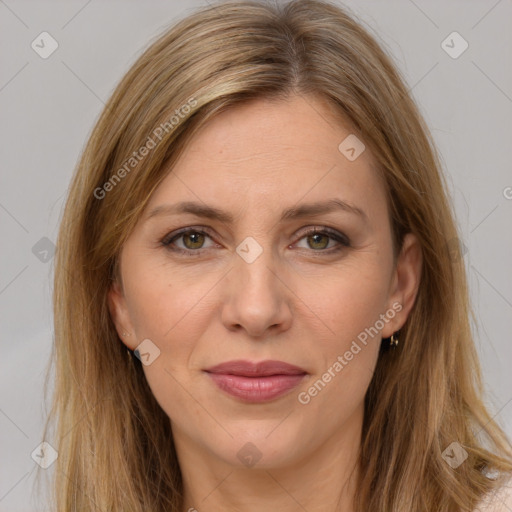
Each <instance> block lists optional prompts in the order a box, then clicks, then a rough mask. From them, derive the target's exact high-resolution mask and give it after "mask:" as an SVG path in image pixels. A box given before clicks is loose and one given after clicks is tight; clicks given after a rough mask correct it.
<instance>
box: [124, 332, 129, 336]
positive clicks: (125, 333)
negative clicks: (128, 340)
mask: <svg viewBox="0 0 512 512" xmlns="http://www.w3.org/2000/svg"><path fill="white" fill-rule="evenodd" d="M123 336H131V334H129V333H127V332H123Z"/></svg>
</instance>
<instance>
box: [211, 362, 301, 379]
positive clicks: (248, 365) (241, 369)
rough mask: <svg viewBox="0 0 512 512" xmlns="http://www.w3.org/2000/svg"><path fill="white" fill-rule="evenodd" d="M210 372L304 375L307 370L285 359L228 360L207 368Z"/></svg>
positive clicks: (257, 375)
mask: <svg viewBox="0 0 512 512" xmlns="http://www.w3.org/2000/svg"><path fill="white" fill-rule="evenodd" d="M206 371H207V372H208V373H223V374H226V375H241V376H243V377H266V376H268V375H302V374H305V373H307V372H306V370H303V369H302V368H299V367H298V366H294V365H293V364H289V363H285V362H283V361H261V362H259V363H257V362H251V361H242V360H237V361H228V362H226V363H221V364H218V365H217V366H213V367H212V368H208V369H207V370H206Z"/></svg>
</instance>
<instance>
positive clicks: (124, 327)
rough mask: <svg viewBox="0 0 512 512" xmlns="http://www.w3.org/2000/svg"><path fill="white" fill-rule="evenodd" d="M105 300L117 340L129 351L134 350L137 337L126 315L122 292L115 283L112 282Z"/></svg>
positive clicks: (126, 310) (126, 309)
mask: <svg viewBox="0 0 512 512" xmlns="http://www.w3.org/2000/svg"><path fill="white" fill-rule="evenodd" d="M107 300H108V309H109V311H110V316H111V317H112V321H113V322H114V325H115V326H116V330H117V335H118V336H119V339H120V340H121V341H122V342H123V343H124V344H125V345H126V346H127V347H128V348H129V349H130V350H134V349H135V348H136V346H137V336H136V335H135V330H134V328H133V325H132V322H131V319H130V315H129V313H128V307H127V305H126V299H125V297H124V292H123V290H122V287H121V286H120V284H119V283H118V282H117V281H114V283H113V284H112V286H111V287H110V289H109V291H108V295H107Z"/></svg>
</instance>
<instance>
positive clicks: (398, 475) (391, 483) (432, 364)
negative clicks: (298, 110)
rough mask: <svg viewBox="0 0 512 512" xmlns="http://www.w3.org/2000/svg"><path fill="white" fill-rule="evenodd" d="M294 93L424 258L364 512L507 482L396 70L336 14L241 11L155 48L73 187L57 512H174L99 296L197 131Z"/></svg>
mask: <svg viewBox="0 0 512 512" xmlns="http://www.w3.org/2000/svg"><path fill="white" fill-rule="evenodd" d="M290 94H301V95H304V96H305V97H307V96H308V95H311V96H316V97H318V98H322V99H323V100H325V101H326V102H327V103H328V104H329V105H330V106H331V108H332V111H333V113H335V114H337V115H339V117H340V119H343V120H346V121H348V122H350V123H351V124H352V125H353V127H354V129H355V130H357V133H358V134H360V135H361V137H362V139H363V140H364V141H365V144H366V145H367V146H368V147H369V148H370V149H371V151H372V154H373V155H374V157H375V158H376V159H377V162H378V164H379V170H380V172H381V173H382V176H383V178H384V181H385V184H386V187H387V193H388V201H389V207H390V215H391V220H392V225H393V236H394V248H395V253H396V252H397V251H399V249H400V245H401V241H402V238H403V236H404V234H405V233H407V232H412V233H414V234H415V235H416V236H417V237H418V240H419V242H420V244H421V247H422V251H423V268H422V277H421V283H420V287H419V292H418V295H417V299H416V303H415V305H414V308H413V310H412V312H411V314H410V315H409V318H408V320H407V322H406V324H405V326H404V327H403V329H402V330H401V332H400V336H399V337H400V345H399V347H398V348H397V349H396V350H393V351H390V350H381V353H380V354H379V361H378V364H377V368H376V371H375V374H374V377H373V380H372V382H371V384H370V387H369V390H368V393H367V396H366V399H365V417H364V425H363V432H362V446H361V454H360V467H361V472H360V473H361V478H360V481H359V482H358V492H357V493H356V499H357V503H356V506H357V508H356V509H357V510H358V511H368V510H371V511H372V512H391V511H392V512H402V511H403V512H406V511H407V512H411V511H413V512H419V511H425V512H426V511H428V512H432V511H434V510H435V511H439V512H451V511H453V512H455V511H471V510H472V509H473V508H474V506H475V504H476V503H477V502H478V500H479V499H480V498H481V497H482V495H483V494H484V493H485V492H487V491H488V490H490V489H492V488H493V487H495V486H497V484H498V483H499V480H493V479H490V478H488V476H487V473H488V472H489V471H499V472H501V474H507V473H510V472H511V471H512V451H511V447H510V443H509V442H508V440H507V439H506V436H505V435H504V433H503V432H502V430H500V428H499V427H498V425H497V424H496V423H495V422H494V421H493V419H492V418H491V416H490V414H489V413H488V411H487V410H486V408H485V407H484V405H483V402H482V393H483V390H482V383H481V374H480V367H479V363H478V359H477V355H476V352H475V347H474V342H473V338H472V333H471V329H470V315H471V311H470V306H469V301H468V290H467V283H466V275H465V267H464V261H463V258H462V256H461V254H460V252H459V250H458V248H459V244H458V232H457V228H456V225H455V222H454V214H453V211H452V205H451V204H450V203H449V201H448V199H447V195H446V183H445V181H444V178H443V176H442V174H441V170H440V169H441V166H440V163H439V159H438V157H437V155H436V152H435V150H434V149H433V144H432V141H431V139H430V136H429V134H428V130H427V129H426V127H425V125H424V122H423V120H422V119H421V116H420V114H419V112H418V110H417V108H416V106H415V105H414V103H413V101H412V99H411V97H410V95H409V94H408V91H407V88H406V86H405V85H404V82H403V80H402V79H401V77H400V76H399V74H398V72H397V71H396V69H395V67H394V65H393V64H392V62H391V59H390V58H389V57H388V56H387V55H386V54H385V53H384V51H383V50H382V49H381V48H380V46H379V45H378V44H377V43H376V41H375V40H374V39H373V37H372V36H370V35H369V33H368V32H367V31H366V30H365V29H363V28H362V27H361V25H360V24H358V23H356V22H355V21H354V20H353V19H352V18H351V17H350V16H349V15H348V14H347V13H346V12H345V11H344V10H342V9H341V8H339V7H338V6H335V5H332V4H330V3H327V2H323V1H315V0H300V1H292V2H289V3H287V4H283V5H281V6H272V5H267V4H263V3H261V2H256V1H239V2H228V3H221V4H218V5H213V6H209V7H206V8H202V9H200V10H198V11H196V12H194V13H193V14H191V15H190V16H188V17H187V18H185V19H184V20H182V21H180V22H179V23H178V24H176V25H175V26H174V27H171V28H170V29H169V30H168V31H166V32H165V33H164V34H163V35H162V36H161V37H159V38H158V39H157V40H156V41H155V42H154V43H153V44H151V46H150V47H149V48H148V49H147V50H146V51H145V53H144V54H143V55H142V56H141V57H140V58H139V59H138V60H137V61H136V62H135V64H134V65H133V66H132V68H131V69H130V70H129V71H128V73H127V74H126V76H125V77H124V78H123V79H122V80H121V82H120V83H119V85H118V86H117V88H116V90H115V91H114V93H113V95H112V97H111V98H110V100H109V101H108V103H107V104H106V106H105V109H104V111H103V112H102V114H101V116H100V118H99V120H98V122H97V123H96V126H95V128H94V130H93V132H92V134H91V136H90V139H89V141H88V144H87V146H86V148H85V150H84V152H83V155H82V157H81V160H80V162H79V165H78V167H77V169H76V172H75V174H74V176H73V178H72V182H71V187H70V191H69V196H68V199H67V203H66V207H65V212H64V216H63V219H62V223H61V228H60V233H59V238H58V244H57V252H56V260H55V265H56V267H55V283H54V315H55V344H54V364H55V391H54V395H53V402H52V409H51V411H50V414H49V417H48V422H47V425H46V428H45V437H47V438H48V439H47V440H49V441H50V442H51V444H53V446H55V448H56V449H57V450H58V453H59V456H58V459H57V461H56V462H55V486H54V493H53V494H54V495H53V502H54V503H55V505H54V506H55V508H56V510H58V511H59V512H60V511H62V512H64V511H65V512H70V511H80V512H85V511H93V510H96V509H99V510H105V511H106V510H109V511H121V510H123V511H124V510H129V511H130V512H143V511H144V512H147V511H151V512H157V511H158V512H160V511H161V512H163V511H164V510H165V511H167V512H181V506H182V481H181V474H180V469H179V465H178V461H177V458H176V453H175V449H174V444H173V438H172V433H171V429H170V422H169V419H168V417H167V416H166V414H165V413H164V412H163V410H162V409H161V408H160V406H159V405H158V404H157V402H156V400H155V398H154V397H153V395H152V393H151V390H150V388H149V386H148V384H147V382H146V379H145V376H144V372H143V370H142V366H141V364H140V362H139V361H138V360H137V359H136V358H133V357H129V356H127V352H126V349H125V347H124V345H123V344H122V343H121V341H120V339H119V338H118V335H117V333H116V330H115V328H114V325H113V322H112V320H111V318H110V315H109V310H108V304H107V291H108V289H109V287H110V286H111V284H112V281H113V280H114V279H116V278H117V262H118V256H119V254H120V250H121V248H122V246H123V243H124V241H125V240H126V238H127V237H128V236H129V234H130V232H131V230H132V228H133V227H134V225H135V223H136V222H137V220H138V219H139V217H140V214H141V212H142V211H143V210H144V207H145V205H146V204H147V201H148V199H149V197H150V196H151V194H152V192H153V191H154V190H155V188H156V187H157V186H158V185H159V183H160V182H161V181H162V179H163V178H164V177H165V172H164V170H163V169H164V167H167V168H169V167H168V166H169V165H170V166H172V164H173V162H175V161H176V159H177V158H178V156H179V155H180V154H181V153H182V151H183V150H184V148H185V147H186V143H187V141H188V140H190V139H191V138H192V137H193V136H194V134H195V133H196V132H197V130H198V129H199V128H200V127H201V126H203V125H204V124H205V123H206V122H208V120H209V119H211V118H212V117H213V116H215V115H216V114H218V113H219V112H222V111H224V110H226V109H228V108H234V107H236V105H238V104H241V103H243V102H246V101H249V100H251V99H257V98H276V99H279V98H286V97H287V96H288V95H290ZM340 142H341V141H340ZM143 147H146V150H147V151H143V150H142V148H143ZM132 159H133V160H132ZM164 164H165V165H164ZM123 169H124V171H123ZM53 429H54V430H55V433H54V437H55V439H54V440H53V441H51V439H52V438H51V437H50V432H51V430H53ZM454 442H456V443H459V445H460V446H461V447H463V449H464V450H465V451H466V452H467V454H468V458H467V460H465V461H464V462H463V463H462V464H461V465H460V466H459V467H457V468H452V467H451V466H450V465H449V464H447V462H446V461H445V458H443V451H444V450H445V449H446V448H447V447H448V446H449V445H450V444H451V443H454Z"/></svg>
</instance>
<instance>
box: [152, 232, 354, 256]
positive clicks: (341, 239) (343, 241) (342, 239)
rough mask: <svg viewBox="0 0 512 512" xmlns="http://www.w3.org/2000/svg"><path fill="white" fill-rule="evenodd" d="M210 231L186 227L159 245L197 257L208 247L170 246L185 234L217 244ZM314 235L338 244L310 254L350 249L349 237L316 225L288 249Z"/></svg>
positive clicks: (300, 235) (297, 235)
mask: <svg viewBox="0 0 512 512" xmlns="http://www.w3.org/2000/svg"><path fill="white" fill-rule="evenodd" d="M212 231H213V230H211V229H210V228H209V227H207V226H186V227H183V228H180V229H178V230H176V231H172V232H171V233H168V234H167V235H165V236H164V237H163V238H162V239H161V241H160V243H161V244H162V245H163V246H164V247H166V248H168V249H169V250H172V251H173V252H176V253H181V254H188V255H191V254H196V255H199V254H201V253H202V252H203V251H206V250H208V249H210V247H206V248H203V247H201V248H199V249H182V248H181V247H171V244H172V242H173V241H174V240H176V239H178V238H180V237H182V236H183V235H185V234H187V233H200V234H202V235H205V236H207V237H208V238H210V239H211V240H212V242H214V243H217V242H216V241H215V239H214V235H213V234H212ZM314 234H322V235H327V236H328V237H330V238H331V239H332V240H334V241H335V242H337V244H338V245H337V246H335V247H330V248H329V249H323V250H314V249H310V251H311V252H313V253H317V254H318V255H320V254H322V253H324V254H330V253H333V252H336V251H338V250H340V249H342V248H344V247H351V241H350V239H349V237H348V236H347V235H345V234H344V233H343V232H341V231H338V230H336V229H334V228H330V227H328V226H318V225H316V226H309V227H308V226H306V227H304V228H303V230H302V232H299V233H297V234H296V235H295V236H296V237H298V238H297V240H296V241H295V242H293V243H292V244H290V245H289V246H288V247H291V246H293V245H294V244H296V243H298V242H300V241H301V240H302V239H303V238H305V237H307V236H310V235H314Z"/></svg>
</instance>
